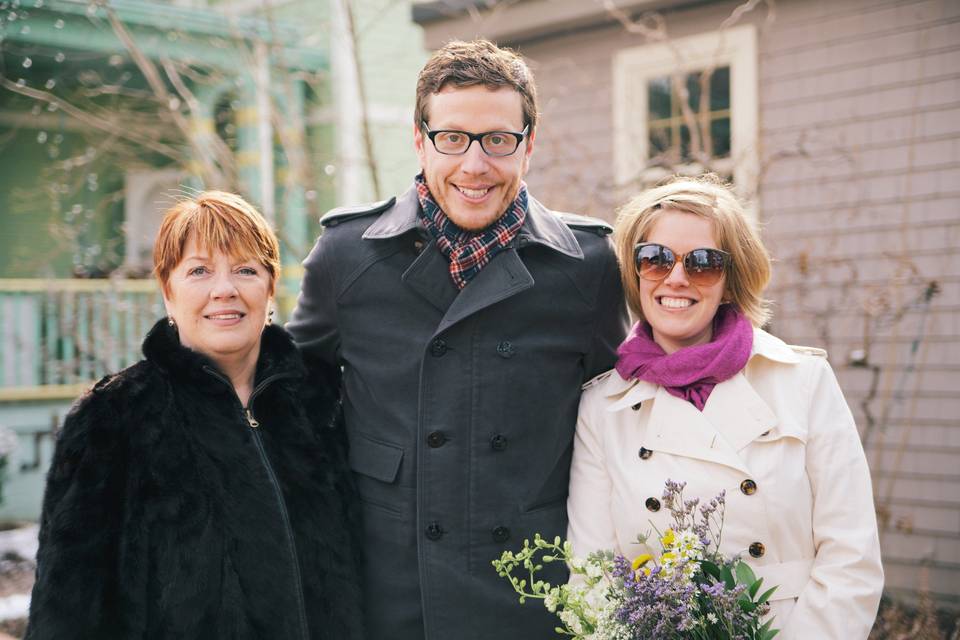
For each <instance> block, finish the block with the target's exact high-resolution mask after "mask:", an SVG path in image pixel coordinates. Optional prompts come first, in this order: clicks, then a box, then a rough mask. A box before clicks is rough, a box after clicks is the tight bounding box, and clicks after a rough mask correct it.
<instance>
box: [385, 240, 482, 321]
mask: <svg viewBox="0 0 960 640" xmlns="http://www.w3.org/2000/svg"><path fill="white" fill-rule="evenodd" d="M481 273H482V271H481ZM400 280H401V281H402V282H403V283H404V284H405V285H407V286H408V287H410V288H411V289H412V290H413V291H414V292H416V293H417V294H418V295H420V296H421V297H423V298H424V299H426V300H427V302H429V303H430V304H432V305H433V306H435V307H436V308H437V309H438V310H439V311H440V312H441V313H446V312H447V311H448V310H449V309H450V305H451V304H453V302H454V300H457V299H458V298H457V296H458V294H459V292H458V291H457V287H456V285H454V284H453V280H451V278H450V263H449V262H448V261H447V259H446V257H444V255H443V254H442V253H440V250H439V249H437V245H436V241H435V240H431V241H430V242H429V243H427V245H426V246H425V247H424V248H423V251H421V252H420V255H419V256H417V259H416V260H414V261H413V264H411V265H410V266H409V267H408V268H407V270H406V271H404V272H403V275H402V276H400Z"/></svg>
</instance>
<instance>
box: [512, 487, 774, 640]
mask: <svg viewBox="0 0 960 640" xmlns="http://www.w3.org/2000/svg"><path fill="white" fill-rule="evenodd" d="M685 484H686V483H677V482H672V481H670V480H668V481H667V483H666V487H665V488H664V492H663V504H664V506H666V507H667V508H668V509H669V510H670V514H671V518H672V521H673V524H672V526H671V527H670V528H668V529H667V530H665V531H662V532H660V531H657V532H656V534H657V539H658V540H659V543H660V546H661V548H662V550H663V551H662V553H661V554H660V556H659V558H656V557H654V556H653V555H651V554H642V555H639V556H637V557H636V558H633V559H628V558H625V557H623V556H621V555H617V554H614V553H613V552H611V551H600V552H596V553H591V554H590V555H589V556H587V558H586V559H581V558H577V557H574V555H573V550H572V547H571V545H570V543H569V542H564V541H561V539H560V537H559V536H557V537H556V538H555V539H554V540H553V541H552V542H550V541H548V540H545V539H543V538H542V537H541V536H540V535H539V534H537V535H536V536H535V537H534V539H533V543H532V544H531V543H530V541H529V540H524V543H523V549H522V550H520V551H519V552H517V553H513V552H511V551H505V552H504V553H503V554H502V555H501V557H500V559H499V560H494V561H493V566H494V568H495V569H496V570H497V573H498V574H499V575H500V576H501V577H503V578H506V579H507V580H509V581H510V583H511V585H513V588H514V590H515V591H516V592H517V594H519V596H520V603H521V604H522V603H524V602H525V601H526V600H527V599H528V598H533V599H539V600H542V601H543V604H544V606H545V607H546V608H547V609H548V610H549V611H550V612H552V613H556V614H557V616H558V617H559V618H560V623H561V625H562V626H558V627H556V629H555V631H556V632H557V633H558V634H560V635H565V636H571V637H572V638H574V639H575V640H646V639H648V638H658V639H660V638H669V639H676V640H688V639H689V640H733V639H738V640H739V639H742V640H770V639H771V638H773V637H774V636H775V635H776V634H777V630H776V629H773V628H772V623H773V620H772V619H770V620H768V621H767V622H765V623H764V622H763V621H762V618H763V617H764V616H765V615H766V614H767V613H768V612H769V609H770V605H769V603H768V600H769V598H770V595H771V594H772V593H773V592H774V590H775V589H776V587H772V588H770V589H767V590H765V591H764V592H763V593H760V587H761V585H762V583H763V579H762V578H761V579H757V577H756V576H755V575H754V573H753V571H752V570H751V569H750V567H749V566H748V565H747V564H746V563H744V562H742V561H741V560H740V559H739V557H732V558H724V557H723V556H722V555H721V554H720V553H719V548H720V539H721V536H722V534H723V516H724V506H725V502H724V494H723V493H720V495H718V496H717V497H715V498H713V499H712V500H710V501H709V502H706V503H704V504H702V505H701V504H700V500H699V499H698V498H695V499H692V500H684V499H683V489H684V487H685ZM649 538H650V535H646V536H638V537H637V540H638V542H639V543H641V544H647V541H648V540H649ZM549 562H566V563H567V564H568V566H569V567H570V572H571V574H572V575H573V576H574V579H573V580H572V581H571V582H570V583H568V584H561V585H551V584H550V583H548V582H545V581H543V580H538V579H537V577H536V575H537V572H538V571H540V570H541V569H543V563H549ZM515 572H516V573H521V572H522V573H523V574H526V577H518V576H517V575H515Z"/></svg>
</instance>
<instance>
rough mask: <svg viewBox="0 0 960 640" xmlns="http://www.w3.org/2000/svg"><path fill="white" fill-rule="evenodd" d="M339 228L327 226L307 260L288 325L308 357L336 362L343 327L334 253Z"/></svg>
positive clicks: (330, 363)
mask: <svg viewBox="0 0 960 640" xmlns="http://www.w3.org/2000/svg"><path fill="white" fill-rule="evenodd" d="M335 233H336V232H335V230H326V231H324V233H323V234H322V235H321V236H320V238H319V239H318V240H317V243H316V245H314V247H313V250H312V251H310V255H308V256H307V258H306V260H304V261H303V280H302V281H301V282H300V295H299V296H298V297H297V306H296V307H295V308H294V310H293V314H292V315H291V316H290V322H288V323H287V325H286V329H287V331H289V332H290V334H291V335H292V336H293V339H294V342H296V343H297V346H298V347H299V348H300V350H301V351H302V352H303V354H304V357H310V358H313V359H314V360H319V361H322V362H326V363H327V364H329V365H336V364H337V361H338V359H339V357H340V328H339V326H338V325H337V310H336V296H337V291H336V287H335V285H334V279H333V272H332V269H333V268H334V265H335V264H336V260H335V259H333V258H332V257H331V255H330V254H331V253H332V252H333V250H334V248H335V246H334V243H335V238H334V237H333V236H335Z"/></svg>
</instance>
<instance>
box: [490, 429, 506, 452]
mask: <svg viewBox="0 0 960 640" xmlns="http://www.w3.org/2000/svg"><path fill="white" fill-rule="evenodd" d="M490 448H491V449H493V450H494V451H503V450H504V449H506V448H507V437H506V436H505V435H502V434H500V433H498V434H497V435H495V436H493V437H492V438H490Z"/></svg>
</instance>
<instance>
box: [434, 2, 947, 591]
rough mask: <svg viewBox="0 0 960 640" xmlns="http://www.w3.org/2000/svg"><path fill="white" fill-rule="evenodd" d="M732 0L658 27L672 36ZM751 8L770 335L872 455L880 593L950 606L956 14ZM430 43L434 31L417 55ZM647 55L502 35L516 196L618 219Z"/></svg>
mask: <svg viewBox="0 0 960 640" xmlns="http://www.w3.org/2000/svg"><path fill="white" fill-rule="evenodd" d="M738 4H740V3H733V2H710V3H700V4H698V5H695V6H692V7H689V8H683V9H674V10H671V11H664V12H663V13H662V15H663V16H664V17H665V19H666V23H665V24H666V28H667V32H668V33H669V35H670V36H671V37H672V38H678V37H683V36H688V35H694V34H700V33H704V32H709V31H712V30H715V29H717V28H718V26H719V25H720V24H721V23H722V22H723V20H724V19H725V18H727V17H729V16H730V15H731V13H732V11H733V10H734V8H735V7H736V6H737V5H738ZM764 7H765V5H763V4H761V5H760V8H759V9H757V10H755V11H753V12H750V13H747V14H745V16H744V17H743V19H742V20H741V21H740V22H739V24H743V23H744V22H753V23H755V24H756V25H757V28H758V35H759V44H758V49H759V51H758V53H759V68H760V79H759V88H758V95H757V100H758V102H759V120H760V121H759V140H758V142H759V147H758V155H759V161H760V168H761V177H760V180H759V184H757V185H756V187H757V194H758V196H759V197H758V199H757V203H756V209H755V210H756V212H757V215H758V216H759V218H760V220H761V222H762V224H763V227H764V237H765V239H766V242H767V244H768V246H769V248H770V249H771V252H772V254H773V256H774V257H775V259H776V264H775V277H774V281H773V284H772V286H771V288H770V290H769V294H770V297H771V298H772V299H773V300H774V301H775V302H776V310H775V318H774V320H773V323H772V330H773V332H774V333H776V334H778V335H779V336H781V337H783V338H784V339H785V340H786V341H788V342H791V343H796V344H807V345H813V346H818V347H823V348H826V349H827V350H828V351H829V353H830V361H831V363H832V365H833V367H834V369H835V370H836V372H837V374H838V377H839V379H840V383H841V385H842V387H843V389H844V392H845V393H846V396H847V400H848V402H849V404H850V406H851V408H852V410H853V412H854V415H855V417H856V419H857V424H858V426H859V429H860V431H861V435H862V436H863V438H864V440H865V442H866V444H867V455H868V458H869V461H870V464H871V467H872V473H873V479H874V490H875V496H876V502H877V510H878V514H879V517H880V523H881V542H882V545H883V556H884V563H885V568H886V573H887V586H888V589H889V591H890V592H891V593H895V594H901V595H904V596H906V595H908V594H910V593H915V591H916V590H917V589H920V588H926V589H929V590H931V591H932V592H933V593H934V594H936V595H937V596H938V599H939V600H940V601H941V602H943V603H945V604H952V605H960V420H958V418H957V416H958V415H960V399H958V396H957V394H956V391H955V390H956V389H957V388H958V387H960V341H958V336H960V214H958V210H960V82H958V79H960V73H958V71H957V70H958V69H960V3H956V2H952V1H951V0H900V1H884V0H831V1H826V0H816V1H815V0H781V1H780V2H777V3H776V6H775V12H773V13H768V12H767V9H766V8H764ZM499 19H500V20H501V21H504V20H506V17H505V16H503V15H501V16H499ZM482 25H483V23H482V20H481V21H480V22H478V23H477V26H476V28H475V33H478V34H481V35H482V34H483V33H484V31H483V26H482ZM442 35H443V25H442V24H439V25H438V24H434V25H432V26H430V28H429V30H428V40H429V41H431V42H432V41H436V40H438V39H439V38H440V37H441V36H442ZM456 35H462V34H456ZM647 42H648V41H647V40H646V39H645V38H644V36H643V35H640V34H633V33H628V32H627V30H626V29H625V28H624V27H623V26H622V25H620V24H617V23H615V22H613V21H608V22H607V24H606V25H604V26H591V27H588V28H583V29H578V30H571V31H568V32H566V33H561V34H554V35H549V36H544V35H537V36H536V37H535V38H530V39H526V40H524V39H523V38H522V37H519V38H517V39H515V41H513V42H505V41H501V44H509V45H511V46H514V47H516V48H518V49H519V50H520V51H521V52H522V53H523V54H524V55H525V56H526V57H527V58H528V59H529V60H530V62H531V63H532V65H533V66H534V71H535V74H536V76H537V81H538V88H539V91H540V96H541V100H542V113H543V121H542V125H541V126H540V128H539V131H538V133H537V139H536V147H535V152H534V158H533V164H532V169H531V174H530V176H529V178H528V184H529V185H530V187H531V190H532V193H534V194H535V195H536V196H537V197H538V198H540V199H541V200H543V201H544V202H545V203H547V204H548V205H550V206H553V207H556V208H561V209H567V210H572V211H577V212H581V213H586V214H591V215H595V216H600V217H603V218H606V219H608V220H612V219H613V217H614V212H615V209H616V207H617V206H619V205H620V204H622V203H623V198H624V194H622V193H617V190H616V189H615V188H614V187H615V185H614V179H613V176H614V165H613V144H614V135H615V131H614V127H613V121H612V117H613V116H612V112H613V103H612V101H613V99H614V98H613V92H612V90H611V83H612V69H613V59H614V56H615V54H616V53H617V52H618V51H620V50H622V49H624V48H628V47H636V46H640V45H644V44H646V43H647Z"/></svg>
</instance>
